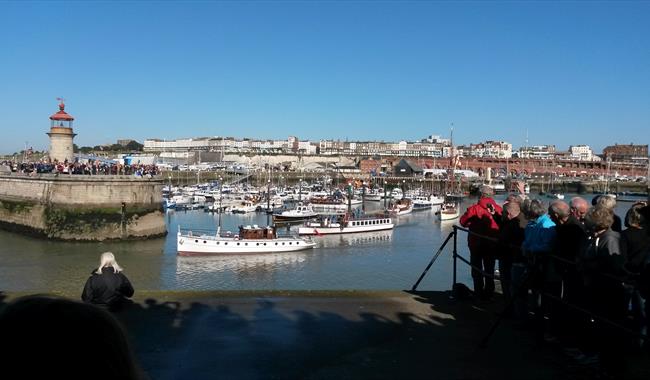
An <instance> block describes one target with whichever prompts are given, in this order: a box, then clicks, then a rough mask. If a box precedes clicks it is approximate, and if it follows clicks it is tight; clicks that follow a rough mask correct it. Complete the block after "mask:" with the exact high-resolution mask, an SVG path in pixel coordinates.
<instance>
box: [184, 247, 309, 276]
mask: <svg viewBox="0 0 650 380" xmlns="http://www.w3.org/2000/svg"><path fill="white" fill-rule="evenodd" d="M306 260H307V255H306V254H305V253H302V252H285V253H266V254H249V255H217V256H194V257H183V256H179V257H178V258H177V259H176V275H177V276H192V275H194V274H196V273H204V272H224V271H231V272H235V273H242V274H244V273H246V272H259V271H275V270H279V269H287V268H288V267H295V266H297V265H300V264H301V263H304V262H305V261H306Z"/></svg>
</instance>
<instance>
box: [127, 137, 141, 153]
mask: <svg viewBox="0 0 650 380" xmlns="http://www.w3.org/2000/svg"><path fill="white" fill-rule="evenodd" d="M143 148H144V145H142V144H140V143H139V142H137V141H135V140H133V141H130V142H129V143H128V144H126V149H128V150H130V151H138V152H141V151H142V149H143Z"/></svg>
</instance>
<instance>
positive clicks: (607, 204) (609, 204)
mask: <svg viewBox="0 0 650 380" xmlns="http://www.w3.org/2000/svg"><path fill="white" fill-rule="evenodd" d="M596 207H604V208H606V209H609V210H612V211H613V210H614V207H616V198H614V197H613V196H611V195H609V194H606V195H602V196H600V197H598V201H597V202H596Z"/></svg>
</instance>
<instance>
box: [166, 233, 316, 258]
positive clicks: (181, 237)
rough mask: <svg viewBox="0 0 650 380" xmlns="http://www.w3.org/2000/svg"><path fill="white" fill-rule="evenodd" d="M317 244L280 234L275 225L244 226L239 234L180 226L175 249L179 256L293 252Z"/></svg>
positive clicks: (309, 240)
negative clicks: (197, 231)
mask: <svg viewBox="0 0 650 380" xmlns="http://www.w3.org/2000/svg"><path fill="white" fill-rule="evenodd" d="M314 246H316V243H315V242H313V241H312V240H311V239H309V238H303V237H299V236H277V235H276V234H275V229H274V228H272V227H266V228H259V227H257V226H253V227H241V228H240V231H239V234H237V235H235V234H232V233H225V234H220V233H219V232H217V234H216V235H214V234H212V235H210V234H201V233H199V234H196V233H193V232H192V231H185V232H183V231H181V230H180V228H179V231H178V234H177V240H176V250H177V253H178V255H180V256H204V255H219V254H249V253H272V252H292V251H302V250H306V249H311V248H314Z"/></svg>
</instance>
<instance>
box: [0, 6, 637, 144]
mask: <svg viewBox="0 0 650 380" xmlns="http://www.w3.org/2000/svg"><path fill="white" fill-rule="evenodd" d="M0 48H1V49H2V52H3V53H2V54H1V55H0V68H1V70H0V104H1V106H0V109H1V110H2V115H3V116H4V117H3V120H2V123H3V124H4V126H3V127H2V135H3V138H2V139H0V153H11V152H14V151H18V150H20V149H22V147H23V146H24V144H25V142H28V144H29V145H30V146H33V147H34V148H35V149H39V150H40V149H45V148H47V146H48V140H47V136H46V135H45V133H46V132H47V130H48V128H49V120H48V117H49V116H50V115H51V114H52V113H54V112H56V111H57V102H56V98H57V97H59V96H62V97H64V98H66V99H67V101H66V103H67V111H69V113H70V114H72V115H73V116H74V117H75V118H76V120H75V123H76V124H75V132H76V133H78V136H77V138H76V139H75V142H76V143H77V144H78V145H97V144H103V143H110V142H114V141H115V140H116V139H118V138H135V139H137V140H139V141H140V142H142V141H143V140H144V139H145V138H164V139H173V138H180V137H196V136H216V135H219V136H234V137H240V138H241V137H252V138H273V139H285V138H286V137H287V136H289V135H295V136H298V137H299V138H301V139H312V140H319V139H349V140H385V141H398V140H401V139H404V140H419V139H421V138H424V137H426V136H427V135H430V134H441V135H447V136H448V135H449V126H450V123H454V125H455V132H454V140H455V142H458V143H469V142H478V141H482V140H485V139H503V140H506V141H509V142H511V143H513V144H514V145H515V146H516V147H518V146H520V145H523V144H524V142H525V137H526V131H528V136H529V143H530V144H545V143H549V144H556V145H557V146H558V148H560V149H566V148H567V147H568V145H571V144H581V143H586V144H589V145H591V146H592V147H594V148H595V149H596V150H597V151H598V152H599V151H600V150H601V149H602V148H603V147H604V146H606V145H609V144H613V143H615V142H618V143H630V142H635V143H643V144H647V143H648V140H650V138H649V137H650V132H649V131H650V2H646V1H636V2H634V1H628V2H624V1H615V2H613V1H612V2H606V1H599V2H589V1H574V2H550V1H535V2H533V1H528V2H517V1H500V2H497V1H492V2H490V1H481V2H472V1H459V2H423V1H412V2H407V1H394V2H390V1H384V2H371V1H362V2H361V1H360V2H349V1H346V2H343V1H340V2H339V1H328V2H308V1H304V2H300V1H285V2H272V1H258V2H209V1H196V2H187V1H185V2H172V1H165V2H89V3H83V2H59V3H55V2H51V1H48V2H8V3H7V2H0Z"/></svg>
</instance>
